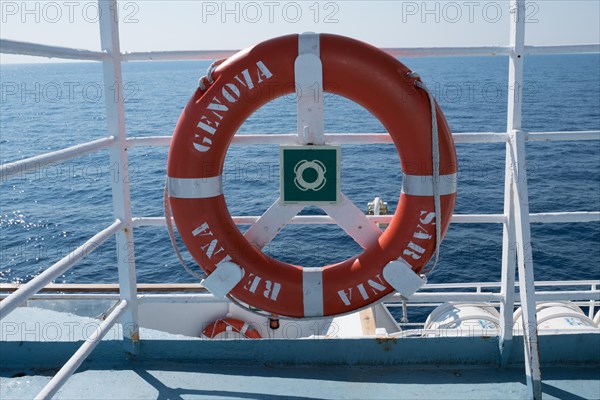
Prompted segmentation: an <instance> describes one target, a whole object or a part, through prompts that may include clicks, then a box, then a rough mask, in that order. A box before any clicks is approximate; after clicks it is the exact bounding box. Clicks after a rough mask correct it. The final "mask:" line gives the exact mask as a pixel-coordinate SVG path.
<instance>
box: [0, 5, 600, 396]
mask: <svg viewBox="0 0 600 400" xmlns="http://www.w3.org/2000/svg"><path fill="white" fill-rule="evenodd" d="M115 3H116V0H99V4H100V7H101V10H103V12H102V14H103V15H106V16H109V15H111V13H110V12H109V11H110V9H111V8H114V6H115ZM510 9H511V13H513V14H514V16H513V18H510V28H511V29H510V45H509V46H484V47H451V48H388V49H384V51H387V52H388V53H389V54H392V55H394V56H402V57H410V56H418V57H428V56H457V55H463V56H479V55H504V56H508V58H509V79H508V86H509V96H508V113H507V129H506V132H483V133H459V134H455V135H454V139H455V142H456V143H490V142H497V143H506V164H505V190H504V192H505V198H504V212H503V214H489V215H475V214H469V215H455V216H453V222H462V223H474V222H477V223H481V222H487V223H502V224H503V246H502V248H503V255H502V281H501V283H500V284H495V286H493V288H495V289H497V290H499V291H498V292H491V293H486V292H483V291H482V289H483V288H484V287H488V286H485V284H482V286H475V289H476V292H475V293H456V292H448V293H445V294H444V296H445V297H444V296H441V297H440V296H439V295H440V294H442V293H428V292H427V290H430V289H438V290H439V289H444V288H450V287H452V285H450V286H448V285H446V286H435V285H428V286H427V287H426V288H425V290H423V291H422V292H419V293H416V294H415V295H414V296H413V297H411V300H412V301H414V302H415V303H418V302H421V303H422V302H431V301H434V299H437V300H435V301H443V300H444V299H460V298H463V297H462V296H465V297H464V298H465V299H469V301H472V300H473V299H475V298H479V299H480V300H481V301H498V302H499V304H500V307H501V316H502V318H501V336H500V350H501V352H502V354H503V355H507V354H508V353H509V350H510V349H509V346H510V343H511V341H510V339H511V338H512V310H513V309H514V305H515V303H517V302H518V301H516V298H517V296H519V298H520V303H521V304H522V307H523V319H524V321H523V322H524V326H528V327H531V328H532V329H529V330H526V331H525V332H524V340H525V344H526V346H525V350H526V356H525V360H526V374H527V383H528V386H529V387H530V389H531V391H530V394H531V397H533V398H541V374H540V368H539V355H538V352H537V332H536V330H535V326H536V324H535V320H536V318H535V300H536V298H537V299H558V298H561V296H565V297H567V296H568V297H569V298H570V299H573V298H576V299H577V300H589V301H590V303H589V304H590V306H591V308H593V307H594V306H595V302H596V301H598V300H599V298H598V290H597V288H598V286H599V285H600V283H598V282H592V283H591V290H590V291H583V292H582V291H563V292H558V291H551V292H545V291H537V292H536V291H535V287H536V283H535V281H534V279H533V260H532V259H531V252H530V251H527V249H526V247H525V246H526V245H528V244H529V243H530V241H531V238H530V231H529V229H530V228H529V226H530V223H542V222H543V223H560V222H590V221H598V220H599V219H600V212H579V211H578V212H562V213H537V214H530V213H529V209H528V204H527V197H528V196H527V176H526V170H525V169H524V165H525V159H526V156H525V142H526V141H554V140H599V139H600V131H582V132H523V131H522V130H521V105H522V101H521V96H522V93H521V91H520V90H515V88H519V87H522V85H523V59H524V58H525V55H528V54H565V53H598V52H600V45H599V44H585V45H566V46H525V44H524V36H525V24H524V21H525V18H524V12H525V3H524V0H511V1H510ZM100 37H101V47H102V51H100V52H97V51H88V50H78V49H72V48H66V47H57V46H47V45H41V44H33V43H25V42H19V41H14V40H7V39H0V52H2V53H5V54H19V55H30V56H40V57H57V58H65V59H77V60H96V61H101V62H102V63H103V71H104V83H105V86H106V89H107V90H108V89H109V87H108V85H109V83H110V84H112V83H113V82H114V83H116V84H117V87H116V89H117V90H121V91H122V90H123V85H122V72H121V63H122V62H125V61H134V60H182V59H188V60H190V59H193V60H199V59H215V58H222V57H227V56H230V55H231V54H233V53H234V51H231V50H223V51H220V50H209V51H164V52H139V53H128V54H122V53H121V52H120V43H119V31H118V21H116V20H115V19H113V18H100ZM120 97H122V96H120ZM106 110H107V121H108V137H107V138H104V139H100V140H97V141H92V142H88V143H83V144H80V145H76V146H72V147H69V148H66V149H63V150H59V151H55V152H51V153H47V154H43V155H40V156H36V157H32V158H28V159H25V160H20V161H16V162H13V163H9V164H5V165H2V166H1V167H0V173H1V175H0V177H1V179H2V180H4V179H8V178H10V177H13V176H15V175H18V174H20V173H25V172H27V171H29V170H30V169H31V168H36V167H40V166H43V165H48V164H50V163H55V162H62V161H65V160H68V159H71V158H74V157H78V156H81V155H84V154H88V153H91V152H94V151H98V150H101V149H109V152H110V153H109V157H110V161H111V163H112V162H117V163H119V165H123V166H126V165H127V162H128V160H127V148H129V147H137V146H167V145H169V143H170V137H168V136H157V137H137V138H136V137H134V138H129V139H128V138H127V137H126V129H125V120H124V105H123V101H122V99H121V101H116V102H115V101H112V100H110V101H109V100H107V102H106ZM297 140H298V136H297V135H296V134H282V135H265V134H257V135H238V136H236V137H235V138H234V143H235V144H278V145H282V144H294V143H297ZM325 142H326V143H328V144H367V143H391V139H390V137H389V136H388V135H387V134H385V133H378V134H330V135H325ZM123 171H124V173H125V174H126V173H127V172H126V171H127V168H123ZM125 178H126V177H125ZM127 182H128V180H127V179H120V180H117V181H116V182H114V183H113V186H112V189H113V209H114V213H115V217H116V218H117V221H116V222H115V223H113V224H112V225H111V226H109V227H108V228H106V229H105V230H103V231H101V232H99V233H98V234H97V235H95V236H94V237H93V238H92V239H90V240H89V241H88V242H86V243H85V244H84V245H83V246H81V247H80V248H78V249H76V250H75V251H74V252H72V253H71V254H69V255H67V256H65V258H63V259H62V260H60V261H59V262H57V263H56V264H54V265H53V266H51V267H50V268H48V269H47V270H46V271H44V272H43V273H42V274H40V275H39V276H38V277H36V278H34V279H33V280H32V281H31V282H29V283H27V284H25V285H23V286H22V287H21V288H19V289H18V290H17V291H15V292H14V293H12V294H11V295H8V296H7V297H6V298H5V299H4V300H3V301H2V302H1V303H0V312H1V315H0V316H1V317H4V316H6V315H7V314H8V313H9V312H10V311H11V310H13V309H14V308H15V307H16V305H18V304H19V302H22V301H24V300H26V299H27V298H31V296H33V295H35V294H36V293H37V292H38V291H39V290H40V289H41V288H43V287H44V286H46V285H47V284H48V283H49V282H51V281H52V280H53V279H55V278H56V277H57V276H59V275H60V274H62V273H64V271H66V270H68V268H70V267H72V266H73V265H74V264H75V263H76V262H77V261H78V260H80V259H81V258H83V257H85V256H86V255H87V254H88V252H89V251H90V249H92V248H95V247H94V244H96V245H99V244H100V243H101V242H103V241H105V240H106V239H107V238H108V237H110V236H111V235H113V234H116V236H117V247H118V248H119V249H121V251H122V249H127V250H129V251H131V250H133V249H131V246H133V243H134V241H133V236H132V228H134V227H140V226H160V225H164V224H165V220H164V218H154V217H138V218H133V216H132V215H131V206H130V193H129V185H128V183H127ZM258 218H259V217H254V216H245V217H244V216H241V217H235V218H234V221H235V222H236V223H238V224H253V223H254V222H256V221H257V220H258ZM368 218H369V219H370V220H373V221H374V222H380V223H385V222H389V218H390V217H386V216H373V217H368ZM292 223H309V224H312V223H332V220H331V219H330V218H329V217H327V216H298V217H296V218H295V219H293V220H292ZM91 242H93V243H91ZM86 245H89V246H88V247H87V249H86ZM118 259H119V262H118V263H119V265H118V270H119V284H120V294H119V299H120V300H121V302H120V303H119V306H118V307H117V308H116V309H115V310H113V312H112V314H110V317H109V320H107V321H105V323H104V324H103V325H102V326H101V327H100V330H99V334H98V337H97V340H96V341H94V342H92V343H91V344H89V343H86V344H84V345H83V346H82V347H81V348H80V349H79V350H78V351H77V353H75V355H74V356H73V357H72V358H71V359H70V360H69V362H68V363H67V364H65V366H64V367H63V368H62V369H61V370H60V371H59V373H58V374H57V375H56V376H55V377H54V378H53V379H52V380H51V382H50V383H49V384H48V385H47V386H46V388H44V390H43V391H42V392H41V393H40V394H39V395H38V397H39V398H47V397H51V396H52V395H53V394H54V393H56V391H57V390H58V389H59V388H60V386H61V385H62V384H63V383H64V382H65V381H66V379H68V377H69V376H70V375H71V374H72V373H73V372H74V371H75V370H76V369H77V367H78V366H79V365H80V364H81V362H83V360H84V359H85V358H86V357H87V355H89V354H90V352H91V351H92V350H93V348H94V347H95V345H96V344H97V343H98V341H99V340H100V339H101V337H102V336H103V334H105V333H106V331H107V330H108V329H110V326H112V324H114V323H115V322H116V321H117V319H118V318H119V317H122V322H123V323H124V325H125V326H127V327H128V328H127V329H124V339H126V341H129V342H131V343H130V344H135V343H134V342H136V341H137V333H138V332H137V302H138V301H145V302H148V301H157V300H156V299H160V300H159V301H165V299H167V298H171V299H174V300H175V301H176V300H177V299H180V298H181V299H187V300H193V301H211V298H212V296H211V295H209V294H196V295H187V294H182V295H171V294H168V295H166V294H158V295H147V294H142V295H138V294H137V292H136V287H137V285H136V279H135V263H134V261H133V260H132V259H129V258H128V257H118ZM517 261H518V263H517ZM517 264H518V274H519V281H518V282H515V271H516V270H517ZM516 284H518V285H519V287H520V290H519V293H518V294H517V293H516V292H515V290H514V288H515V285H516ZM489 287H492V286H489ZM436 295H437V297H436ZM38 296H44V295H38ZM38 296H36V297H38ZM100 296H101V295H100ZM157 296H158V297H157ZM186 296H187V297H186ZM212 299H214V298H212ZM392 300H394V298H392ZM130 351H134V352H135V351H136V348H135V345H134V346H131V347H130Z"/></svg>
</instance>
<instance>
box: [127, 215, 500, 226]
mask: <svg viewBox="0 0 600 400" xmlns="http://www.w3.org/2000/svg"><path fill="white" fill-rule="evenodd" d="M366 217H367V219H368V220H370V221H373V222H374V223H379V224H389V223H390V222H391V221H392V218H393V217H394V216H393V215H367V216H366ZM232 218H233V222H234V223H235V224H236V225H252V224H254V223H255V222H256V221H258V219H259V218H260V217H259V216H234V217H232ZM505 219H506V218H505V217H504V215H503V214H454V215H453V216H452V222H454V223H457V224H485V223H488V224H489V223H498V224H501V223H504V221H505ZM289 223H290V224H297V225H321V224H329V225H331V224H335V223H336V222H335V220H334V219H333V218H331V217H330V216H328V215H296V216H295V217H294V218H292V219H291V220H290V222H289ZM166 224H167V222H166V219H165V217H135V218H133V227H134V228H139V227H142V226H165V225H166Z"/></svg>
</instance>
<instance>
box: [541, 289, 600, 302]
mask: <svg viewBox="0 0 600 400" xmlns="http://www.w3.org/2000/svg"><path fill="white" fill-rule="evenodd" d="M535 300H536V301H550V300H552V301H559V300H571V301H585V300H594V301H598V300H600V290H589V291H588V290H586V291H580V290H564V291H563V290H561V291H541V292H535Z"/></svg>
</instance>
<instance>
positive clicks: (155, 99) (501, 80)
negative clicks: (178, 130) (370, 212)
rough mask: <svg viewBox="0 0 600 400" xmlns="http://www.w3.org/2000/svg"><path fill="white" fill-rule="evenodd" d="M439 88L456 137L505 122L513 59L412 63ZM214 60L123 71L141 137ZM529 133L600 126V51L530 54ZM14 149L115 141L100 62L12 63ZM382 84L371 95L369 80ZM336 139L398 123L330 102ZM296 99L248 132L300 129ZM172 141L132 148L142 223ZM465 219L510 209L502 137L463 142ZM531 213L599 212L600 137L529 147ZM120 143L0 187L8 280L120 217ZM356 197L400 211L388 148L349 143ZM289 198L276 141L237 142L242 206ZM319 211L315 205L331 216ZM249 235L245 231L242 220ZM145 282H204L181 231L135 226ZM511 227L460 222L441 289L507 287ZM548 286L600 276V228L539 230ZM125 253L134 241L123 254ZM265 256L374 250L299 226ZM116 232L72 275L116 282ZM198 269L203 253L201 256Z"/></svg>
mask: <svg viewBox="0 0 600 400" xmlns="http://www.w3.org/2000/svg"><path fill="white" fill-rule="evenodd" d="M402 61H403V62H404V63H405V64H407V65H408V66H409V67H411V68H412V69H413V70H415V71H418V72H419V73H420V75H421V77H422V78H423V80H424V81H425V82H426V83H427V84H428V86H429V87H430V88H431V89H432V91H433V92H434V94H435V96H436V98H437V100H438V102H439V103H440V106H441V108H442V110H443V111H444V113H445V116H446V118H447V120H448V122H449V124H450V127H451V129H452V131H453V132H491V131H496V132H501V131H504V130H505V129H506V128H505V127H506V104H507V85H508V84H507V69H508V60H507V59H506V58H505V57H481V58H480V57H469V58H460V57H456V58H426V59H418V58H408V59H405V60H402ZM208 65H209V62H135V63H128V64H125V65H124V81H125V90H124V93H123V94H124V96H125V105H126V125H127V131H128V135H129V136H156V135H170V134H172V132H173V129H174V127H175V124H176V122H177V119H178V117H179V114H180V112H181V110H182V108H183V107H184V105H185V104H186V102H187V100H188V98H189V97H190V96H191V94H192V93H193V91H194V89H195V88H196V86H197V80H198V78H199V77H200V76H201V75H203V74H204V72H205V70H206V68H207V66H208ZM525 79H526V84H525V85H524V87H523V88H522V90H523V128H524V129H525V130H530V131H559V130H565V131H578V130H598V129H600V57H599V56H598V55H572V56H571V55H569V56H532V57H528V58H527V59H526V60H525ZM1 81H2V85H1V86H2V93H1V97H2V98H1V104H0V124H1V125H0V128H1V130H0V134H1V136H0V152H1V154H0V158H1V162H2V163H5V162H9V161H14V160H18V159H21V158H25V157H30V156H33V155H36V154H40V153H44V152H47V151H51V150H57V149H61V148H64V147H67V146H71V145H74V144H77V143H82V142H86V141H89V140H93V139H98V138H102V137H104V136H105V135H106V115H105V109H104V96H115V93H114V91H109V92H108V93H103V90H104V88H103V85H102V71H101V65H100V64H96V63H66V64H31V65H2V68H1ZM366 90H368V89H366ZM325 113H326V117H325V118H326V119H325V126H326V131H327V132H384V129H383V127H382V126H381V124H380V123H379V122H378V121H377V120H376V119H375V118H373V117H372V116H371V115H370V114H369V113H368V112H367V111H366V110H364V109H362V108H361V107H359V106H357V105H355V104H353V103H351V102H349V101H347V100H345V99H342V98H340V97H336V96H333V95H327V96H326V103H325ZM295 116H296V111H295V103H294V98H293V97H289V98H281V99H278V100H276V101H273V102H272V103H269V104H268V105H267V106H265V107H263V108H262V109H261V110H259V111H258V112H257V113H255V115H253V116H252V117H251V118H250V119H249V120H248V121H247V122H246V123H245V124H244V125H243V127H242V128H241V130H240V132H239V134H251V133H253V132H254V133H292V132H294V130H295V126H296V119H295V118H296V117H295ZM167 150H168V149H167V148H166V147H155V148H150V147H139V148H133V149H130V150H129V160H130V165H129V176H130V185H131V195H132V207H133V214H134V216H162V215H163V203H162V199H163V189H164V181H165V168H166V161H167ZM457 153H458V160H459V184H458V199H457V203H456V209H455V212H456V213H460V214H465V213H502V212H503V188H504V159H505V153H504V145H503V144H500V143H498V144H495V143H491V144H460V145H457ZM527 170H528V179H529V205H530V209H531V212H553V211H554V212H555V211H597V210H600V143H599V142H597V141H591V142H590V141H587V142H553V143H542V142H536V143H533V142H529V143H527ZM120 172H122V171H119V166H117V165H112V166H111V165H110V164H109V162H108V154H107V151H100V152H97V153H94V154H92V155H88V156H85V157H82V158H80V159H76V160H72V161H69V162H66V163H63V164H58V165H53V166H49V167H45V168H41V169H37V170H35V171H32V172H29V173H26V174H22V175H20V176H17V177H14V178H12V179H10V180H7V181H4V182H1V193H0V228H1V229H0V245H1V255H0V259H1V262H0V282H26V281H28V280H29V279H31V278H32V277H33V276H35V275H37V274H39V273H40V272H41V271H43V270H44V269H45V268H47V267H48V266H50V265H51V264H52V263H54V262H56V261H57V260H59V259H60V258H61V257H63V256H64V255H65V254H67V253H68V252H69V251H71V250H73V249H74V248H76V247H77V246H79V245H81V244H82V243H83V242H84V241H85V240H87V239H88V238H90V237H91V236H93V235H94V234H95V233H96V232H98V231H99V230H101V229H103V228H105V227H107V226H108V225H109V224H110V223H111V222H112V221H113V220H114V217H113V215H112V207H111V188H110V182H111V180H112V179H121V178H122V174H121V173H120ZM341 187H342V191H343V192H344V193H345V194H346V195H347V196H348V197H349V198H350V199H351V200H352V201H354V203H355V204H357V205H358V206H359V207H361V208H362V209H363V210H364V211H366V209H367V203H368V202H369V201H372V200H373V198H374V197H375V196H380V197H382V198H383V199H384V200H385V201H387V202H388V204H389V207H390V210H391V211H392V212H393V211H394V210H395V208H396V206H397V200H398V197H399V193H400V188H401V172H400V168H399V163H398V156H397V153H396V151H395V149H394V148H393V146H389V145H368V146H343V148H342V183H341ZM278 193H279V156H278V147H277V146H262V145H261V146H244V147H242V146H232V147H231V148H230V150H229V153H228V157H227V161H226V166H225V195H226V198H227V204H228V206H229V208H230V210H231V212H232V214H233V215H260V214H262V213H263V212H264V211H265V210H266V209H267V207H268V206H269V205H270V204H271V203H272V202H273V201H274V200H275V199H276V198H277V196H278ZM316 212H318V210H316V209H308V210H306V211H305V213H316ZM240 229H242V230H243V229H246V227H240ZM134 237H135V260H136V266H137V277H138V281H139V282H142V283H157V282H194V281H195V280H194V278H193V277H191V276H189V275H188V274H187V273H186V272H185V270H184V269H183V268H182V267H181V265H180V264H179V261H178V260H177V257H176V256H175V253H174V251H173V249H172V247H171V244H170V241H169V237H168V234H167V230H166V228H163V227H141V228H137V229H136V230H135V231H134ZM501 243H502V226H501V225H500V224H453V225H451V227H450V229H449V231H448V234H447V236H446V238H445V240H444V242H443V244H442V247H441V253H440V260H439V264H438V266H437V268H436V270H435V272H434V273H433V274H432V275H431V276H430V277H429V281H430V282H432V283H442V282H465V281H469V282H474V281H497V280H499V279H500V270H501V254H502V249H501ZM532 246H533V260H534V263H535V278H536V279H537V280H563V279H569V280H571V279H598V278H599V277H600V224H599V223H595V222H594V223H585V224H571V223H568V224H533V225H532ZM122 250H123V253H127V252H130V251H131V249H130V248H129V249H122ZM266 251H267V252H268V253H269V254H271V255H273V256H274V257H277V258H279V259H281V260H284V261H287V262H290V263H295V264H299V265H304V266H319V265H325V264H329V263H332V262H335V261H340V260H343V259H345V258H347V257H350V256H352V255H354V254H356V253H358V252H359V251H360V248H359V247H358V245H356V244H355V243H354V242H353V240H352V239H350V238H349V237H348V236H347V235H346V234H345V233H344V232H343V231H342V230H341V229H340V228H338V227H337V226H299V225H294V226H287V227H286V228H285V229H284V230H283V231H282V232H281V234H280V235H279V236H278V237H277V238H276V239H275V241H274V242H273V243H272V244H270V245H269V246H268V248H267V249H266ZM115 258H116V250H115V241H114V240H109V241H108V242H106V243H105V244H103V245H102V246H100V248H99V249H98V250H97V251H96V252H94V253H92V254H90V256H89V257H88V258H86V259H84V260H83V261H81V262H80V263H79V264H77V265H76V266H75V267H74V268H73V269H72V270H70V271H69V272H68V273H67V274H65V275H64V276H62V277H60V278H59V279H58V280H57V282H77V283H91V282H102V283H113V282H117V270H116V266H115ZM188 260H189V262H192V261H191V260H190V257H188Z"/></svg>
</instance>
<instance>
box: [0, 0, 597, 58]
mask: <svg viewBox="0 0 600 400" xmlns="http://www.w3.org/2000/svg"><path fill="white" fill-rule="evenodd" d="M0 5H1V11H2V15H1V19H2V24H1V29H0V36H1V37H2V38H3V39H13V40H20V41H28V42H38V43H44V44H52V45H60V46H68V47H76V48H83V49H91V50H98V49H99V46H100V39H99V35H98V23H97V20H98V9H97V5H96V2H95V1H70V0H65V1H26V2H24V1H7V0H0ZM508 5H509V3H508V1H502V0H501V1H469V0H465V1H320V2H316V1H314V0H311V1H250V2H241V1H233V2H222V1H165V0H162V1H157V0H142V1H139V0H138V1H121V2H120V3H119V11H120V12H119V14H118V18H119V20H120V22H121V25H120V27H121V43H122V50H123V51H146V50H192V49H240V48H244V47H247V46H249V45H252V44H254V43H256V42H260V41H262V40H264V39H267V38H270V37H274V36H279V35H283V34H287V33H294V32H304V31H314V32H331V33H339V34H343V35H347V36H352V37H355V38H358V39H361V40H363V41H367V42H370V43H372V44H375V45H377V46H381V47H419V46H458V45H469V46H477V45H503V44H507V43H508V30H509V24H508V21H509V18H511V14H510V13H509V7H508ZM526 14H527V17H526V38H527V44H531V45H548V44H570V43H598V42H599V41H600V1H598V0H587V1H567V0H541V1H531V2H527V11H526ZM40 60H41V61H48V60H47V59H40ZM1 61H2V62H30V61H32V59H31V58H29V57H18V56H11V55H2V56H1Z"/></svg>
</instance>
